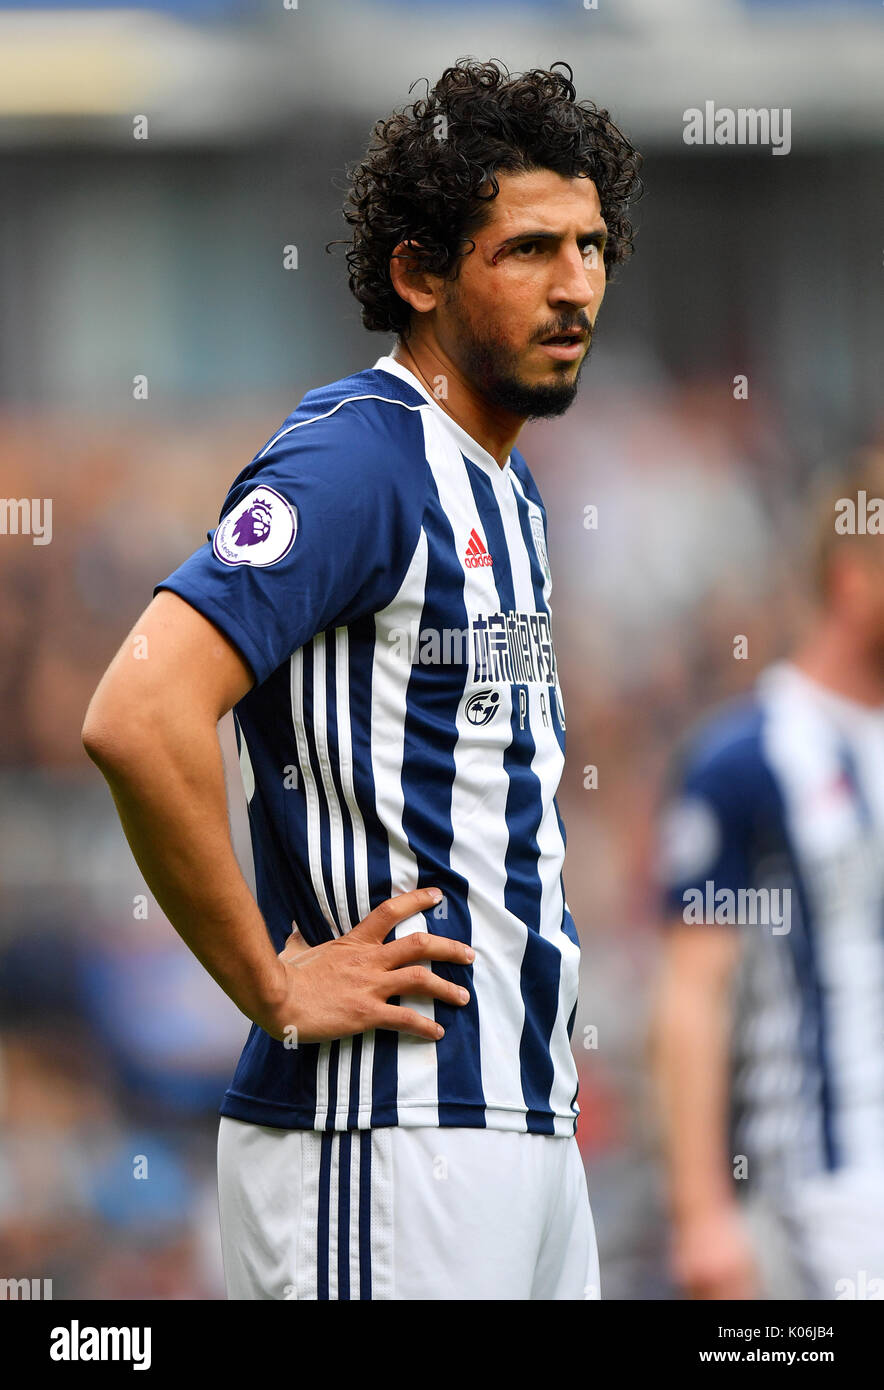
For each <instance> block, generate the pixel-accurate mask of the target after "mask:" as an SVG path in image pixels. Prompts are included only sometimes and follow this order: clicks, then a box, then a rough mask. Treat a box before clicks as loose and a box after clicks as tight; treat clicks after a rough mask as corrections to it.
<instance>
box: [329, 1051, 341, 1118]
mask: <svg viewBox="0 0 884 1390" xmlns="http://www.w3.org/2000/svg"><path fill="white" fill-rule="evenodd" d="M340 1055H341V1040H340V1038H335V1039H334V1041H333V1042H332V1043H330V1044H329V1049H328V1107H327V1109H326V1112H325V1127H326V1129H334V1127H335V1110H336V1108H337V1104H338V1062H339V1060H340Z"/></svg>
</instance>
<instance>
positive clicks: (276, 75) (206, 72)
mask: <svg viewBox="0 0 884 1390" xmlns="http://www.w3.org/2000/svg"><path fill="white" fill-rule="evenodd" d="M598 4H599V8H598V9H592V8H589V7H588V5H589V0H583V3H581V0H545V3H544V4H537V3H527V2H526V0H523V3H520V2H519V0H445V3H444V5H440V3H439V0H385V3H373V0H300V3H298V0H274V3H272V4H271V3H264V4H260V5H259V4H255V3H247V2H246V0H154V3H147V0H140V3H139V0H133V3H130V4H129V5H127V6H125V7H121V6H118V5H113V4H109V3H106V2H104V0H102V2H100V3H92V4H84V3H82V0H81V3H80V4H78V5H72V4H71V5H69V4H63V3H62V4H59V3H58V0H56V2H55V3H53V4H49V3H47V2H46V0H28V3H27V4H24V3H18V0H0V143H2V144H6V145H7V146H10V145H13V146H14V145H16V144H20V143H33V142H36V143H50V144H54V143H57V142H62V143H86V144H119V143H122V142H124V141H126V142H128V141H129V140H131V138H132V119H133V117H134V116H135V115H141V114H145V115H148V116H149V117H150V139H151V142H156V144H158V145H166V146H168V145H174V144H187V145H193V144H197V145H212V144H223V145H229V144H231V143H238V142H239V141H249V140H251V139H253V138H256V137H260V136H265V135H266V134H267V133H268V132H272V131H274V130H280V131H284V130H285V129H287V128H290V127H291V123H292V121H293V120H297V119H298V118H299V117H300V116H303V115H305V114H309V113H311V112H317V111H323V112H328V111H330V110H332V111H335V112H339V113H341V114H342V115H353V114H356V115H360V116H361V115H364V116H365V117H366V118H367V119H370V118H373V117H375V116H376V115H378V114H379V113H380V112H383V111H386V110H387V109H389V108H391V107H392V106H393V105H395V104H402V103H404V102H405V101H407V100H408V99H409V97H408V85H409V83H410V82H412V81H413V80H414V79H415V78H418V77H424V76H426V77H429V78H430V79H431V80H432V79H433V78H434V77H435V76H437V75H438V72H439V71H441V69H442V67H443V66H444V65H445V64H446V63H447V62H453V61H454V60H455V59H456V58H457V57H460V56H463V55H465V54H473V55H475V56H477V57H489V56H495V57H501V58H502V59H503V60H504V61H505V62H506V63H507V65H508V66H509V67H510V68H511V69H514V70H518V69H522V68H526V67H534V66H539V65H543V66H547V65H549V64H550V63H551V62H553V61H555V60H556V59H557V58H564V59H566V60H567V61H568V62H569V63H570V64H571V66H572V67H573V68H574V71H575V77H576V81H577V84H578V89H579V91H580V92H581V93H582V94H586V95H590V96H593V97H594V99H595V100H598V101H599V102H600V104H603V105H606V106H608V107H609V108H610V109H611V111H612V114H613V115H614V117H615V119H618V118H619V119H622V120H623V121H624V123H625V124H626V125H627V128H628V130H629V133H630V134H631V135H632V136H633V138H636V139H639V140H641V142H642V143H643V144H644V145H645V146H650V145H657V146H666V145H675V144H678V143H680V141H681V134H682V128H683V127H682V112H683V111H684V110H685V109H686V108H687V107H690V106H700V107H702V105H703V103H704V101H706V100H710V99H711V100H714V101H715V103H716V105H717V106H719V107H721V106H729V107H734V108H735V107H747V106H748V107H752V106H755V107H789V108H791V111H792V140H793V149H794V150H795V151H796V152H799V151H800V149H801V142H802V136H805V137H806V138H807V140H808V141H810V140H812V141H813V143H814V144H815V145H817V147H818V146H819V145H820V144H825V143H827V142H828V141H832V142H839V141H842V140H845V139H851V140H857V139H859V140H874V139H880V138H881V134H882V125H884V121H882V89H884V84H882V80H881V74H882V71H884V28H882V6H881V4H880V3H879V0H840V3H838V0H828V3H822V2H821V0H667V3H666V4H662V3H661V2H660V0H616V3H614V2H613V0H598ZM289 6H291V8H289ZM504 8H505V10H506V15H507V23H506V25H503V24H502V18H503V16H502V11H503V10H504ZM440 13H441V14H444V25H443V26H442V27H441V29H440ZM701 59H702V61H701ZM698 73H702V80H698V76H697V74H698ZM406 74H407V77H406V76H405V75H406ZM420 90H421V89H420V88H417V89H416V91H417V92H419V91H420Z"/></svg>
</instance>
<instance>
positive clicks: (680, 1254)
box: [672, 1206, 761, 1299]
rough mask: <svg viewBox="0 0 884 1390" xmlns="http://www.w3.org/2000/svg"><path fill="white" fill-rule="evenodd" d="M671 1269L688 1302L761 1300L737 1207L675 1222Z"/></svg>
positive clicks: (754, 1260)
mask: <svg viewBox="0 0 884 1390" xmlns="http://www.w3.org/2000/svg"><path fill="white" fill-rule="evenodd" d="M672 1267H673V1274H674V1276H675V1279H676V1282H677V1283H678V1284H679V1285H680V1286H681V1287H682V1288H683V1289H684V1290H685V1292H686V1293H687V1295H688V1297H689V1298H702V1299H722V1298H733V1299H757V1298H760V1297H761V1294H760V1291H759V1277H758V1268H757V1263H756V1258H755V1254H754V1252H753V1249H752V1243H751V1240H750V1237H749V1232H748V1229H747V1227H746V1223H745V1222H744V1220H743V1218H742V1216H741V1214H740V1210H739V1208H738V1207H735V1206H734V1207H731V1206H723V1207H719V1208H717V1209H715V1210H712V1211H709V1212H702V1213H697V1214H696V1215H692V1216H688V1217H683V1218H682V1220H681V1221H679V1222H677V1223H676V1225H675V1229H674V1232H673V1249H672Z"/></svg>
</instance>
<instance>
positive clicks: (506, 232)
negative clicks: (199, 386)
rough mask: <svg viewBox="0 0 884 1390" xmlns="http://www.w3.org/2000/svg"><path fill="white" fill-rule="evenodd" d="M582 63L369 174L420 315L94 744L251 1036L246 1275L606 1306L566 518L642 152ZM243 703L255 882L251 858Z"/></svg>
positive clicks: (301, 453) (295, 464) (240, 1110)
mask: <svg viewBox="0 0 884 1390" xmlns="http://www.w3.org/2000/svg"><path fill="white" fill-rule="evenodd" d="M561 67H565V68H566V69H567V65H561V64H555V65H554V67H553V69H552V70H550V71H545V70H537V71H531V72H528V73H525V74H523V75H521V76H511V75H510V74H509V73H508V72H507V71H506V69H504V68H502V67H501V66H500V65H497V64H494V63H479V62H473V61H470V60H461V61H460V62H458V63H457V64H456V65H455V66H454V67H451V68H448V69H447V70H446V71H445V72H444V73H443V75H442V77H441V78H440V80H439V81H438V82H437V84H436V85H435V87H434V88H433V89H432V91H428V95H427V97H426V99H424V100H422V101H418V102H415V103H414V104H413V105H412V106H410V107H408V108H406V109H405V110H404V111H401V112H398V113H395V114H393V115H392V116H391V117H390V118H389V119H388V120H386V121H384V122H382V123H380V124H379V125H378V126H377V127H376V128H375V132H374V140H373V143H372V144H371V146H370V148H369V150H368V153H367V155H366V157H365V159H364V160H363V161H362V162H361V163H360V164H359V165H358V167H356V169H355V170H354V171H353V174H352V186H351V190H350V194H349V198H348V204H347V208H346V212H345V216H346V218H347V221H348V223H349V225H350V227H351V228H352V240H351V241H350V243H349V246H350V250H349V254H348V263H349V267H350V286H351V289H352V290H353V293H354V294H355V296H356V298H357V299H358V300H359V302H360V304H361V305H362V318H363V322H364V324H365V327H366V328H368V329H371V330H375V331H380V332H383V333H387V334H392V335H395V339H396V341H395V347H394V351H392V352H391V353H389V354H384V355H383V356H381V357H380V358H379V359H378V360H377V361H376V362H375V364H374V366H373V367H371V368H368V369H367V370H365V371H361V372H358V373H357V374H355V375H353V376H349V377H346V378H344V379H342V380H339V381H336V382H334V383H332V384H331V385H328V386H324V387H322V388H320V389H318V390H313V391H310V392H309V393H308V394H307V395H306V396H305V398H304V399H303V401H302V402H301V404H300V405H299V406H298V407H297V408H296V409H295V410H294V412H293V413H292V414H291V415H290V416H289V417H288V419H286V420H285V421H284V423H283V424H282V426H281V427H280V428H279V429H277V430H275V431H274V433H273V435H272V437H271V438H270V440H269V442H268V443H267V444H265V445H264V446H263V447H262V448H261V449H260V450H259V451H258V453H257V454H256V456H255V458H254V459H253V460H252V461H251V463H249V464H248V465H247V467H245V468H244V469H243V471H242V472H241V473H240V474H239V476H238V477H237V478H236V480H235V481H234V483H233V485H232V487H231V488H230V491H229V492H228V494H227V497H226V500H225V502H224V504H223V507H222V509H221V515H220V520H219V523H218V526H217V527H216V529H215V530H214V532H209V533H208V543H207V544H205V545H204V546H202V548H201V549H199V550H198V551H196V553H195V554H193V555H192V556H191V557H190V558H189V559H187V560H185V562H184V563H183V564H182V565H181V566H180V568H178V569H177V570H175V572H174V573H173V574H171V575H170V576H169V577H168V578H167V579H165V580H164V581H163V582H162V583H161V584H158V585H157V589H156V590H155V596H154V599H153V602H152V603H151V604H150V606H149V607H148V609H147V610H146V612H145V613H144V614H143V616H142V617H141V618H140V620H139V621H138V623H137V624H136V628H135V630H134V631H135V632H136V633H137V634H139V635H140V636H141V637H142V639H144V638H146V639H147V644H148V652H149V655H148V659H146V660H133V654H132V651H133V649H132V642H131V641H127V642H126V643H124V645H123V647H122V649H121V651H120V652H119V653H118V655H117V656H116V657H115V659H114V661H113V663H112V664H111V666H110V668H109V670H108V672H107V673H106V675H105V677H104V679H103V680H102V682H101V684H100V686H99V688H98V690H97V691H96V694H95V696H94V698H93V702H92V704H91V706H90V709H89V712H88V715H87V719H86V724H85V728H84V742H85V745H86V748H87V749H88V751H89V753H90V755H91V756H92V757H93V758H94V760H95V761H96V762H97V764H98V765H99V767H100V768H101V770H102V771H103V773H104V775H105V777H106V778H107V780H108V782H109V784H110V787H111V791H112V793H113V796H114V799H115V802H116V805H117V808H118V810H119V814H120V817H121V820H122V824H123V827H124V829H125V832H126V835H127V837H128V840H129V843H130V845H131V847H132V850H133V852H134V854H135V857H136V859H137V861H138V863H139V865H140V866H141V869H142V871H143V873H144V875H145V878H146V880H147V882H148V883H149V885H150V887H151V889H152V890H153V892H154V893H155V895H156V898H157V900H158V902H159V903H160V904H161V906H162V907H163V909H164V911H165V912H166V913H167V915H168V917H169V919H170V921H171V922H172V923H173V924H174V926H175V928H176V929H177V930H178V931H179V932H180V934H181V936H182V937H183V938H184V940H185V941H186V942H187V944H188V945H189V947H190V948H191V950H193V951H194V953H195V954H196V955H197V956H198V957H199V959H200V960H201V961H202V963H203V964H204V965H205V967H206V969H207V970H209V971H210V972H211V974H212V975H213V976H214V978H215V979H216V980H217V981H218V983H219V984H220V985H221V986H222V988H223V989H225V990H226V991H227V993H228V994H229V995H230V997H231V998H232V999H233V1000H234V1001H235V1002H236V1004H237V1005H238V1006H239V1008H240V1009H241V1010H242V1011H243V1012H244V1013H245V1014H246V1015H247V1016H248V1017H249V1018H250V1019H251V1020H252V1023H253V1026H252V1029H251V1032H250V1034H249V1037H248V1040H247V1042H246V1045H245V1048H244V1051H243V1053H242V1057H241V1059H240V1062H239V1065H238V1067H237V1069H236V1074H235V1076H234V1078H233V1080H232V1082H231V1085H230V1088H229V1089H228V1091H227V1093H226V1095H225V1097H224V1100H223V1104H222V1106H221V1114H222V1119H221V1124H220V1131H219V1149H218V1156H219V1193H220V1210H221V1234H222V1249H223V1256H224V1265H225V1277H226V1281H227V1287H228V1293H229V1295H230V1297H232V1298H249V1299H251V1298H277V1299H281V1298H298V1299H323V1300H324V1299H357V1298H359V1299H370V1298H374V1299H583V1298H597V1297H599V1296H600V1292H599V1271H598V1258H597V1252H596V1244H595V1236H594V1231H593V1223H592V1217H591V1213H590V1208H589V1202H588V1197H587V1190H586V1179H585V1175H584V1171H583V1167H582V1163H581V1159H580V1155H579V1152H578V1149H577V1145H576V1140H575V1138H574V1135H575V1128H576V1117H577V1113H578V1111H577V1104H576V1090H577V1079H576V1069H575V1064H574V1059H573V1057H572V1054H571V1050H570V1042H569V1040H570V1036H571V1030H572V1028H573V1023H574V1015H575V1009H576V1000H577V968H578V940H577V933H576V930H575V927H574V923H573V920H572V917H571V914H570V912H569V910H568V906H567V903H566V902H565V896H564V889H563V881H562V863H563V858H564V849H565V837H564V831H563V828H562V824H561V821H560V819H559V815H558V810H557V806H556V801H555V793H556V789H557V786H558V783H559V779H560V775H561V771H562V765H563V759H564V741H565V718H564V711H563V704H562V695H561V690H560V686H559V679H558V673H557V667H556V658H555V653H554V650H553V644H552V637H551V629H550V608H549V597H550V587H551V579H550V569H549V563H548V559H547V549H546V514H545V511H544V507H543V503H542V501H541V498H540V494H539V493H538V490H537V487H536V485H535V483H534V480H533V478H532V476H531V473H530V472H529V470H528V466H527V464H526V462H525V460H524V458H523V457H522V455H521V454H520V453H519V452H518V450H517V449H516V447H515V443H516V438H517V436H518V434H519V431H520V429H521V427H522V425H523V424H524V422H525V420H526V419H529V418H531V417H535V418H542V417H546V416H554V415H558V414H560V413H561V412H562V411H564V410H565V409H566V408H567V407H568V406H569V405H570V404H571V402H572V401H573V399H574V396H575V393H576V391H577V384H578V379H579V377H580V372H581V367H582V365H583V363H584V361H585V359H586V356H587V354H588V352H589V348H590V343H591V339H592V334H593V328H594V325H595V322H596V316H597V314H598V311H599V307H600V305H601V302H602V297H603V294H604V291H605V284H606V277H607V272H608V270H609V269H610V268H611V267H613V266H614V265H616V264H618V263H619V262H621V261H623V260H624V259H625V258H626V257H627V256H628V254H629V252H630V250H631V243H632V228H631V225H630V222H629V221H628V218H627V209H628V205H629V201H630V198H631V196H632V195H633V194H634V193H635V192H637V191H638V185H639V181H638V169H639V164H640V156H638V155H637V153H636V152H635V151H634V150H633V148H632V146H631V145H630V144H629V143H628V141H627V140H625V139H624V137H623V136H622V135H621V134H620V132H619V131H618V130H617V128H616V127H615V126H614V125H613V124H612V123H611V121H610V119H609V118H608V114H607V112H605V111H602V110H598V109H596V107H595V106H594V105H593V104H591V103H588V102H578V101H577V100H576V93H575V90H574V86H573V83H572V80H571V72H570V69H567V70H566V72H563V71H559V69H560V68H561ZM231 708H233V710H234V716H235V724H236V731H237V739H238V747H239V750H240V764H241V768H242V775H243V781H244V785H245V789H246V795H247V798H248V806H249V817H250V827H251V836H252V844H253V850H254V859H255V872H256V882H257V902H256V901H255V900H254V899H253V898H252V896H251V894H250V893H249V891H248V888H247V886H246V884H245V881H244V879H243V877H242V875H241V873H240V870H239V868H238V866H237V864H236V861H235V859H234V855H233V850H232V847H231V844H230V839H229V833H228V825H227V817H226V805H225V792H224V781H223V769H222V762H221V756H220V752H219V745H218V739H217V734H216V724H217V721H218V720H219V719H220V718H221V717H222V715H224V713H225V712H226V711H227V710H229V709H231Z"/></svg>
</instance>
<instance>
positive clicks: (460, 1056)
mask: <svg viewBox="0 0 884 1390" xmlns="http://www.w3.org/2000/svg"><path fill="white" fill-rule="evenodd" d="M429 485H430V499H431V500H430V502H429V504H428V506H427V508H426V510H425V512H424V531H425V533H426V536H427V570H426V580H425V586H424V604H423V609H422V612H421V619H420V624H419V630H420V631H424V630H430V629H431V630H433V631H435V632H437V633H439V634H440V640H441V633H442V632H444V630H445V629H446V628H449V629H450V628H455V629H460V630H461V631H463V630H464V629H466V628H467V627H468V619H467V611H466V605H465V603H464V600H463V586H464V568H463V562H462V560H461V557H460V555H459V553H458V548H457V541H456V539H455V536H454V531H453V528H452V525H451V522H450V520H449V518H448V516H447V515H446V514H445V512H444V511H443V509H442V505H441V503H440V501H439V493H438V490H437V488H436V484H435V480H434V479H433V478H432V475H430V480H429ZM444 655H445V654H444V652H441V653H440V656H441V657H442V658H443V659H444ZM446 672H447V674H446ZM467 672H468V667H467V666H466V664H464V665H463V666H462V667H459V666H457V665H455V664H453V663H452V664H450V665H449V666H448V667H447V668H446V667H445V666H442V667H441V668H440V666H438V665H429V664H423V665H422V664H421V663H420V662H419V661H418V662H415V663H414V665H413V666H412V670H411V675H410V677H409V681H408V690H407V693H406V701H405V705H406V709H405V746H404V750H403V758H402V794H403V801H404V807H403V813H402V828H403V830H404V832H405V835H406V837H407V840H408V845H409V848H410V850H411V852H412V853H413V854H414V856H415V859H416V861H417V867H418V881H417V886H418V888H429V887H432V886H434V885H435V886H438V887H439V888H440V889H441V890H442V892H443V893H444V895H445V902H446V907H447V912H448V916H447V917H446V918H445V919H444V920H443V921H440V924H439V926H438V927H437V926H436V922H435V919H434V918H433V916H432V914H429V913H428V914H427V916H426V919H425V920H426V922H427V927H428V929H429V930H430V931H434V932H436V934H437V935H438V934H441V935H444V936H449V937H452V938H453V939H454V940H456V941H465V942H469V941H470V940H471V937H472V922H471V918H470V912H469V906H468V902H467V893H468V884H467V882H466V880H465V879H464V878H463V876H462V875H461V874H458V873H456V872H455V871H454V870H453V869H452V867H451V845H452V841H453V839H454V830H453V827H452V822H451V798H452V791H453V787H454V778H455V762H454V750H455V747H456V745H457V738H458V734H457V712H458V708H459V706H460V702H461V699H462V697H463V693H464V689H465V688H466V679H467ZM422 685H426V686H427V688H428V689H430V690H431V691H432V708H433V711H434V715H435V719H434V726H433V728H432V729H431V730H429V729H428V728H427V726H426V724H422V723H419V722H418V721H417V720H416V718H415V711H416V709H420V701H419V700H418V699H417V698H416V695H417V692H418V691H419V690H420V687H421V686H422ZM427 705H428V702H427V701H425V702H424V708H427ZM432 969H433V971H434V973H435V974H437V975H439V976H441V978H442V979H444V980H451V981H457V982H458V983H465V984H466V985H467V987H468V988H470V986H471V984H472V971H471V969H470V968H469V967H465V966H456V967H453V966H450V965H447V964H446V963H445V962H441V961H434V962H432ZM434 1014H435V1017H436V1019H437V1021H438V1022H439V1023H440V1024H441V1025H442V1027H443V1028H444V1029H445V1034H444V1036H443V1037H442V1038H440V1040H439V1041H438V1042H437V1043H436V1044H435V1047H436V1076H437V1085H438V1102H439V1106H440V1112H439V1124H440V1126H458V1125H473V1126H475V1125H476V1123H477V1120H476V1112H477V1108H481V1107H484V1105H485V1095H484V1092H483V1090H482V1070H481V1061H480V1052H479V1012H478V1003H477V1000H476V995H475V991H474V990H473V989H472V988H470V1001H469V1003H468V1004H463V1005H460V1004H447V1003H445V1002H444V1001H443V1000H439V999H437V1000H435V1001H434ZM443 1106H444V1110H442V1109H441V1107H443ZM482 1122H483V1123H484V1115H483V1117H482Z"/></svg>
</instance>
